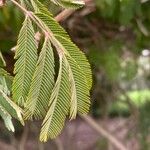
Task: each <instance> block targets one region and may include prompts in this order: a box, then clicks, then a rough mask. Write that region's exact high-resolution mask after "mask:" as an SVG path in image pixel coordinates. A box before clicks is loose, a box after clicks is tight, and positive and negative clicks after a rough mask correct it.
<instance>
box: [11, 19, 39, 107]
mask: <svg viewBox="0 0 150 150" xmlns="http://www.w3.org/2000/svg"><path fill="white" fill-rule="evenodd" d="M34 35H35V33H34V29H33V26H32V23H31V21H30V19H29V17H26V19H25V21H24V23H23V26H22V29H21V31H20V33H19V37H18V43H17V50H16V54H15V59H17V61H16V63H15V69H14V74H15V78H14V81H13V88H12V91H13V99H14V100H15V101H16V102H17V103H18V104H19V105H21V106H23V105H24V102H25V100H26V97H27V94H28V92H29V88H30V84H31V80H32V76H33V73H34V70H35V66H36V62H37V46H36V41H35V39H34Z"/></svg>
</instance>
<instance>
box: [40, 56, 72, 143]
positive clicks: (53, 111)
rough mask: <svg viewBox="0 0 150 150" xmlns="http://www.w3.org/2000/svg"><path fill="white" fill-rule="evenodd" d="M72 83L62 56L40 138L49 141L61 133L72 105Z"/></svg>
mask: <svg viewBox="0 0 150 150" xmlns="http://www.w3.org/2000/svg"><path fill="white" fill-rule="evenodd" d="M70 99H71V98H70V84H69V74H68V68H67V66H66V62H65V58H63V56H60V68H59V73H58V77H57V81H56V83H55V86H54V89H53V91H52V94H51V97H50V103H49V110H48V112H47V115H46V117H45V119H44V121H43V124H42V129H41V134H40V140H41V141H44V142H45V141H47V140H48V138H51V139H53V138H55V137H56V136H57V135H58V134H60V132H61V130H62V128H63V126H64V122H65V119H66V115H68V113H69V107H70Z"/></svg>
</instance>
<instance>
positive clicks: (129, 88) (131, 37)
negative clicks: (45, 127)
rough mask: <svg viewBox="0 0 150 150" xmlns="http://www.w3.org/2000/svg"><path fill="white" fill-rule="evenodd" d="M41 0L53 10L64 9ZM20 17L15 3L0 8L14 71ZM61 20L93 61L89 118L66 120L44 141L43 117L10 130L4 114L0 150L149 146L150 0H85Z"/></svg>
mask: <svg viewBox="0 0 150 150" xmlns="http://www.w3.org/2000/svg"><path fill="white" fill-rule="evenodd" d="M41 1H43V2H44V3H45V5H46V6H47V7H48V8H49V9H50V10H51V11H52V12H53V14H54V15H57V14H58V13H59V12H61V11H62V10H61V9H60V8H58V7H56V6H54V5H52V3H50V1H49V0H41ZM22 21H23V15H22V14H21V13H20V11H19V10H18V9H17V8H16V7H14V5H11V3H8V4H7V6H4V7H2V8H0V50H1V52H2V53H3V55H4V58H5V60H6V62H7V70H8V71H9V72H10V73H12V71H13V65H14V60H13V55H14V54H13V52H12V51H11V49H12V48H13V47H14V46H15V45H16V39H17V35H18V32H19V30H20V28H21V25H22ZM61 25H62V26H63V27H64V28H65V29H66V30H67V32H68V33H69V35H70V36H71V37H72V39H73V41H74V42H75V43H76V44H77V45H78V46H79V47H80V48H81V49H82V50H83V51H84V52H85V53H86V56H87V57H88V60H89V62H90V64H91V68H92V72H93V80H94V81H93V88H92V90H91V103H92V104H91V111H90V113H89V116H90V118H86V117H83V118H81V117H78V118H77V119H76V120H74V121H71V122H70V121H66V126H65V127H64V130H63V132H62V134H61V135H60V136H59V137H58V138H57V139H55V140H50V141H48V142H47V143H45V144H44V143H40V142H39V141H38V138H39V137H38V136H39V128H40V122H34V123H30V122H29V123H27V125H26V127H24V128H23V127H22V126H21V125H20V124H19V123H18V122H17V121H16V120H14V124H15V127H16V132H15V133H10V132H9V131H7V129H6V128H5V126H4V124H3V122H2V120H0V150H26V149H28V150H77V149H78V150H117V149H118V150H125V149H123V148H124V147H126V150H150V1H149V0H86V6H85V7H84V8H82V9H80V10H77V11H75V12H73V13H72V14H71V16H69V17H68V18H66V19H65V20H63V21H61ZM89 116H88V117H89ZM114 141H115V142H114ZM117 144H119V145H120V148H119V146H117Z"/></svg>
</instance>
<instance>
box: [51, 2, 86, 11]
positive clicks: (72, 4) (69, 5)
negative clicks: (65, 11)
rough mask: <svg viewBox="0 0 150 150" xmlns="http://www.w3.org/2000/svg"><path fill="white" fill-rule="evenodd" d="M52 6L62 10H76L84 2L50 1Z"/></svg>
mask: <svg viewBox="0 0 150 150" xmlns="http://www.w3.org/2000/svg"><path fill="white" fill-rule="evenodd" d="M51 1H52V2H53V3H54V4H56V5H59V6H61V7H64V8H73V9H77V8H80V7H83V6H84V5H85V2H84V1H83V0H51Z"/></svg>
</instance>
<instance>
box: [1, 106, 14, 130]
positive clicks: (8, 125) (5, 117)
mask: <svg viewBox="0 0 150 150" xmlns="http://www.w3.org/2000/svg"><path fill="white" fill-rule="evenodd" d="M0 116H1V117H2V119H3V120H4V123H5V126H6V128H7V129H8V130H9V131H12V132H14V131H15V129H14V126H13V123H12V117H11V115H10V114H9V113H8V112H7V111H6V110H5V109H4V108H3V107H2V106H1V105H0Z"/></svg>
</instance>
